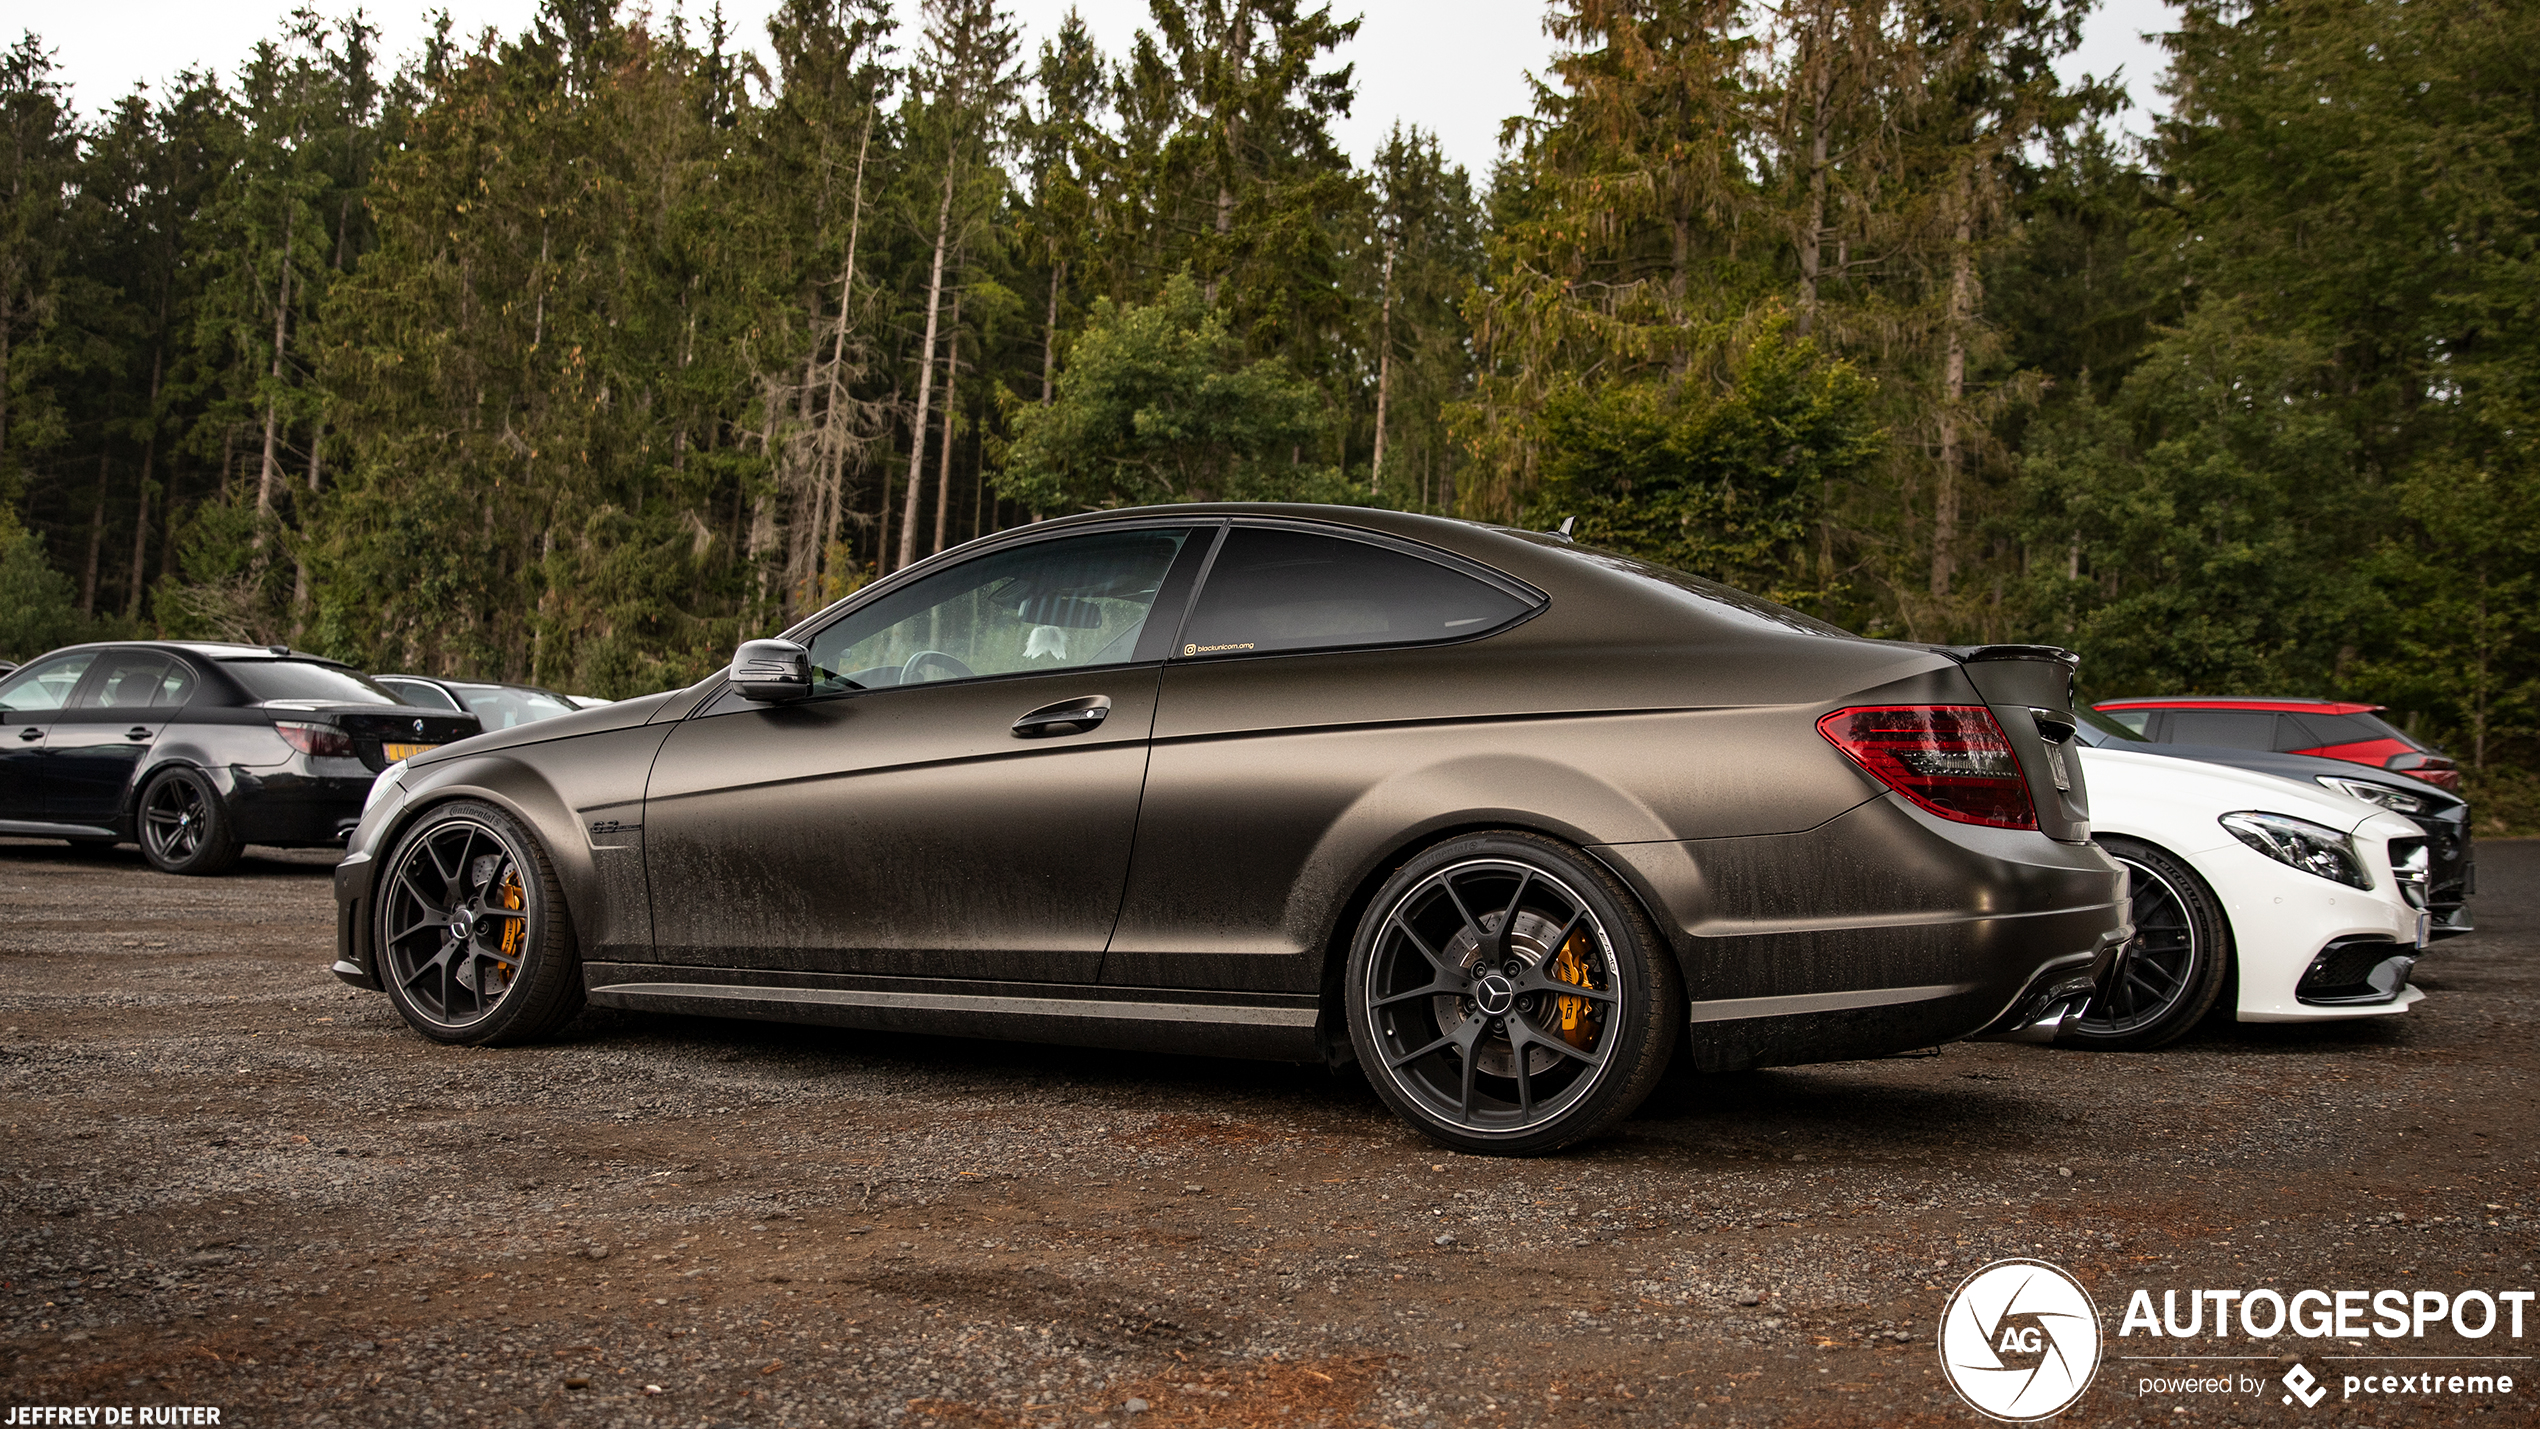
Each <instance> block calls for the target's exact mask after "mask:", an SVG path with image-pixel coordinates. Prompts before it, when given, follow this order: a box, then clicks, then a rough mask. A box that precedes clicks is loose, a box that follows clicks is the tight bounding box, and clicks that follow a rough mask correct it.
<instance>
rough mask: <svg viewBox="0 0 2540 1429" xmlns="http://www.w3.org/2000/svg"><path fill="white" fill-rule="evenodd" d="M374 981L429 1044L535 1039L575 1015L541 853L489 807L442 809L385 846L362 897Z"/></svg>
mask: <svg viewBox="0 0 2540 1429" xmlns="http://www.w3.org/2000/svg"><path fill="white" fill-rule="evenodd" d="M374 901H375V903H376V904H377V907H378V912H377V914H376V915H375V917H376V920H377V921H376V923H375V925H374V926H375V933H376V941H375V943H374V946H375V947H377V948H378V950H379V962H380V967H379V974H380V977H379V980H380V984H381V985H382V986H384V987H385V988H387V989H388V996H389V999H390V1000H391V1001H393V1002H395V1003H396V1004H397V1011H398V1012H400V1013H401V1014H403V1015H404V1016H405V1019H406V1021H407V1022H408V1023H410V1024H412V1026H413V1027H414V1029H415V1030H416V1031H418V1032H420V1033H422V1034H423V1035H424V1036H426V1037H429V1038H432V1039H433V1040H434V1041H436V1042H455V1043H462V1044H465V1045H468V1046H473V1047H485V1046H502V1045H507V1044H511V1043H518V1042H529V1041H535V1040H536V1039H538V1038H541V1037H544V1036H547V1035H549V1034H550V1033H552V1032H554V1031H555V1030H556V1029H557V1028H560V1027H562V1026H563V1025H564V1024H565V1023H566V1022H568V1021H571V1020H572V1018H573V1016H574V1014H575V1013H577V1012H579V1011H581V1010H582V966H581V959H580V957H579V956H578V955H577V954H576V953H575V951H574V946H573V930H572V928H571V926H570V925H569V923H568V920H567V919H566V916H565V907H564V892H563V889H562V888H561V887H560V886H559V885H558V884H557V882H556V876H555V870H554V869H553V867H551V866H550V865H549V863H548V862H547V856H546V852H545V850H543V849H541V848H540V847H539V846H538V841H537V839H536V838H534V837H533V836H531V834H530V833H529V831H528V830H527V829H525V828H523V827H522V826H521V824H520V821H519V820H517V819H514V818H513V817H512V816H511V815H509V814H507V813H504V812H503V811H502V810H500V809H498V808H495V807H494V806H493V805H491V804H481V803H476V802H473V801H471V802H465V803H456V804H445V805H442V806H441V807H439V808H436V809H434V810H432V811H431V812H430V813H427V814H425V815H424V816H423V817H422V818H421V819H418V820H417V821H416V822H415V825H414V827H413V828H411V829H408V830H407V831H406V833H405V836H404V837H403V838H401V839H399V840H398V841H397V845H396V852H395V853H393V854H391V855H390V856H389V859H388V863H387V871H386V872H385V873H384V874H383V875H382V877H381V879H380V882H379V890H378V895H377V897H376V899H375V900H374Z"/></svg>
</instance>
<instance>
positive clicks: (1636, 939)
mask: <svg viewBox="0 0 2540 1429" xmlns="http://www.w3.org/2000/svg"><path fill="white" fill-rule="evenodd" d="M1348 979H1349V981H1348V997H1349V1023H1350V1037H1351V1040H1352V1042H1353V1044H1354V1045H1355V1048H1356V1050H1357V1053H1358V1058H1359V1061H1360V1063H1361V1064H1362V1065H1363V1066H1365V1068H1366V1070H1367V1076H1368V1080H1369V1081H1370V1082H1372V1083H1373V1084H1374V1086H1375V1088H1376V1091H1377V1094H1378V1095H1380V1096H1382V1097H1383V1098H1384V1099H1385V1102H1386V1104H1387V1105H1389V1106H1391V1107H1392V1108H1393V1109H1394V1111H1395V1112H1396V1113H1397V1114H1399V1115H1400V1116H1401V1117H1402V1118H1403V1119H1404V1120H1406V1121H1408V1122H1410V1123H1411V1124H1412V1125H1413V1126H1415V1127H1417V1128H1419V1129H1420V1130H1421V1131H1422V1132H1423V1133H1425V1134H1426V1135H1428V1136H1429V1137H1430V1138H1432V1139H1433V1140H1436V1141H1439V1142H1443V1143H1445V1144H1446V1145H1449V1146H1453V1147H1456V1148H1458V1149H1460V1150H1465V1151H1478V1152H1494V1153H1500V1154H1525V1153H1531V1152H1544V1151H1552V1150H1556V1149H1558V1148H1560V1147H1563V1146H1567V1145H1569V1144H1571V1143H1572V1142H1575V1141H1579V1140H1582V1139H1584V1138H1586V1137H1589V1136H1593V1135H1596V1134H1597V1133H1598V1132H1601V1131H1603V1130H1605V1129H1606V1128H1607V1127H1609V1126H1611V1125H1613V1124H1614V1123H1615V1122H1617V1121H1619V1120H1621V1119H1622V1118H1623V1117H1625V1116H1627V1115H1629V1114H1630V1113H1631V1112H1632V1110H1633V1109H1634V1108H1636V1107H1638V1106H1639V1105H1640V1103H1641V1101H1642V1099H1644V1098H1645V1097H1647V1096H1648V1095H1649V1092H1650V1089H1651V1088H1653V1087H1655V1086H1656V1085H1657V1083H1658V1078H1659V1076H1660V1074H1661V1073H1663V1072H1664V1071H1665V1070H1666V1064H1667V1054H1668V1052H1669V1051H1670V1050H1672V1049H1673V1047H1674V1044H1675V1032H1676V1025H1675V1019H1677V1018H1679V1017H1681V1016H1682V1015H1683V1011H1684V1000H1683V997H1682V995H1681V993H1680V992H1679V991H1678V983H1677V979H1676V969H1675V963H1674V961H1673V960H1672V959H1671V958H1670V957H1669V956H1668V954H1667V952H1666V950H1665V949H1664V948H1663V947H1662V946H1661V945H1660V944H1659V942H1658V939H1657V933H1656V930H1655V929H1653V928H1651V927H1650V925H1649V920H1648V919H1647V917H1646V916H1644V915H1643V914H1642V913H1641V911H1640V909H1639V908H1638V906H1637V905H1636V904H1634V903H1633V901H1632V899H1631V895H1630V893H1629V892H1628V891H1627V890H1626V889H1624V888H1623V887H1622V885H1621V884H1620V883H1618V882H1617V881H1616V880H1615V879H1614V876H1613V875H1612V874H1611V873H1608V872H1607V871H1605V870H1604V869H1603V868H1601V867H1598V866H1597V865H1596V864H1594V863H1593V862H1591V861H1590V860H1588V859H1587V858H1586V857H1585V856H1583V855H1581V854H1578V853H1576V852H1574V851H1572V850H1570V849H1568V848H1565V847H1563V846H1562V845H1560V844H1557V843H1554V842H1552V841H1551V840H1549V839H1543V838H1538V837H1535V836H1533V835H1530V834H1484V835H1477V836H1473V837H1468V838H1461V839H1456V840H1454V841H1452V842H1450V843H1447V844H1444V845H1441V846H1440V847H1438V848H1435V849H1432V850H1430V851H1429V852H1427V853H1425V854H1423V855H1421V856H1420V857H1419V858H1416V859H1414V860H1412V861H1411V862H1410V863H1409V864H1406V865H1405V866H1404V867H1403V868H1402V869H1401V870H1400V871H1398V872H1397V873H1395V875H1394V876H1393V877H1392V878H1391V879H1390V880H1388V881H1387V882H1386V884H1385V886H1384V888H1383V889H1382V890H1380V891H1379V892H1378V893H1377V895H1376V898H1375V900H1374V902H1373V903H1371V904H1370V905H1369V908H1368V912H1367V916H1366V917H1365V918H1364V919H1363V920H1362V921H1361V922H1360V924H1359V929H1358V936H1357V939H1356V941H1355V943H1354V944H1353V945H1352V948H1351V952H1350V964H1349V973H1348Z"/></svg>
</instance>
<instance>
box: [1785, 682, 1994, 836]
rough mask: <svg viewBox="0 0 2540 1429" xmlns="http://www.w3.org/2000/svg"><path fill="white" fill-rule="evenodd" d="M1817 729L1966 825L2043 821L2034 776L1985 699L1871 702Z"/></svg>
mask: <svg viewBox="0 0 2540 1429" xmlns="http://www.w3.org/2000/svg"><path fill="white" fill-rule="evenodd" d="M1817 733H1819V734H1822V735H1824V736H1825V737H1826V739H1827V740H1828V741H1829V742H1831V743H1832V744H1833V745H1834V747H1835V748H1837V749H1840V750H1842V751H1843V752H1844V753H1845V754H1846V755H1848V756H1850V757H1851V760H1852V762H1853V763H1855V764H1858V765H1860V766H1861V767H1862V768H1863V769H1866V770H1868V771H1869V772H1870V775H1871V777H1873V778H1875V779H1877V780H1878V781H1879V782H1880V783H1882V784H1885V785H1886V786H1887V787H1889V788H1891V789H1893V790H1895V791H1896V792H1897V793H1899V794H1902V795H1904V796H1905V797H1906V798H1908V799H1911V800H1913V801H1914V802H1915V803H1916V804H1919V805H1921V806H1922V807H1923V808H1925V809H1928V810H1930V811H1931V812H1932V813H1935V814H1938V815H1940V816H1941V817H1942V818H1944V819H1955V820H1957V821H1958V822H1959V823H1962V824H1989V825H1991V826H1993V827H1995V828H2000V829H2033V828H2036V827H2037V806H2036V805H2035V804H2033V803H2031V802H2029V796H2028V777H2027V776H2026V775H2024V774H2022V773H2021V772H2020V759H2019V756H2018V755H2017V754H2014V753H2013V752H2012V751H2011V741H2009V740H2008V739H2005V738H2003V736H2002V726H2001V725H2000V724H1997V723H1995V721H1994V718H1993V711H1991V710H1989V709H1986V708H1985V707H1984V706H1982V705H1866V706H1859V707H1855V708H1853V709H1848V710H1836V711H1835V712H1834V713H1833V714H1830V715H1827V716H1826V717H1825V718H1824V719H1821V720H1819V721H1817Z"/></svg>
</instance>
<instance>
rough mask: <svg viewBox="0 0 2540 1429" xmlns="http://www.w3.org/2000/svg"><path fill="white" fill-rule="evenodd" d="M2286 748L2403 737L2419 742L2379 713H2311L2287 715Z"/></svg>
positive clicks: (2359, 742)
mask: <svg viewBox="0 0 2540 1429" xmlns="http://www.w3.org/2000/svg"><path fill="white" fill-rule="evenodd" d="M2284 722H2285V724H2286V726H2287V728H2286V729H2285V731H2284V733H2285V735H2286V739H2285V743H2284V746H2283V747H2284V748H2286V749H2317V748H2320V747H2322V746H2325V745H2332V744H2369V743H2371V742H2372V741H2374V740H2376V739H2396V740H2402V741H2405V742H2406V743H2408V744H2410V745H2414V744H2415V743H2416V741H2415V740H2413V739H2409V738H2408V737H2407V736H2406V735H2405V734H2402V733H2401V732H2400V731H2399V728H2398V726H2396V725H2394V724H2392V723H2390V722H2389V721H2388V720H2385V719H2382V718H2380V717H2379V716H2377V715H2368V714H2343V715H2333V714H2311V713H2308V712H2304V713H2302V714H2297V715H2286V716H2285V717H2284Z"/></svg>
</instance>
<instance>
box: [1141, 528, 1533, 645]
mask: <svg viewBox="0 0 2540 1429" xmlns="http://www.w3.org/2000/svg"><path fill="white" fill-rule="evenodd" d="M1534 606H1535V602H1534V601H1532V600H1530V599H1527V598H1525V597H1522V596H1519V595H1517V594H1515V593H1514V592H1511V591H1508V590H1504V589H1501V588H1500V587H1498V586H1495V585H1492V584H1490V583H1489V582H1487V581H1484V580H1481V579H1479V578H1477V577H1475V576H1470V575H1467V574H1465V573H1463V572H1462V571H1458V570H1453V569H1450V568H1449V567H1447V566H1445V565H1442V564H1440V563H1438V562H1436V561H1432V560H1428V559H1426V558H1424V557H1420V556H1415V555H1412V554H1410V553H1408V552H1405V551H1398V550H1394V549H1392V548H1391V547H1387V546H1379V545H1375V544H1373V543H1371V542H1367V541H1359V540H1353V539H1351V538H1349V537H1346V536H1331V535H1325V534H1323V533H1321V532H1316V531H1289V530H1280V529H1277V528H1275V527H1259V526H1238V527H1236V528H1234V529H1233V530H1231V531H1228V532H1227V533H1226V542H1225V544H1224V545H1223V546H1222V547H1220V548H1219V549H1218V552H1217V557H1216V559H1215V560H1214V561H1212V562H1211V563H1210V564H1209V568H1208V575H1207V577H1206V582H1205V584H1204V585H1202V587H1201V589H1200V594H1199V603H1198V604H1197V605H1196V606H1195V607H1193V609H1192V611H1191V618H1190V621H1189V623H1188V624H1187V625H1185V626H1184V627H1183V629H1182V642H1181V644H1180V646H1179V647H1178V648H1176V649H1175V650H1174V652H1173V653H1174V654H1175V655H1176V656H1205V655H1234V654H1255V653H1268V652H1272V651H1280V650H1332V649H1346V648H1349V647H1352V646H1365V645H1414V644H1423V643H1432V642H1442V641H1448V640H1460V639H1465V638H1468V637H1470V636H1475V635H1481V634H1484V633H1487V632H1489V631H1491V630H1495V629H1497V628H1499V627H1500V626H1502V625H1505V624H1507V623H1508V622H1509V621H1511V620H1514V619H1516V618H1517V617H1518V616H1520V615H1523V614H1525V613H1526V612H1527V611H1529V610H1532V609H1533V608H1534Z"/></svg>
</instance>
